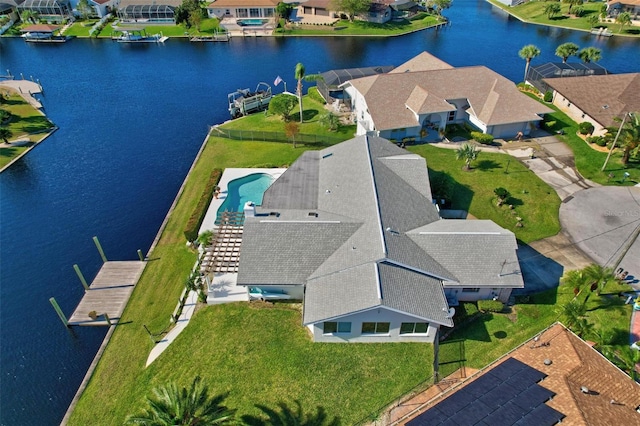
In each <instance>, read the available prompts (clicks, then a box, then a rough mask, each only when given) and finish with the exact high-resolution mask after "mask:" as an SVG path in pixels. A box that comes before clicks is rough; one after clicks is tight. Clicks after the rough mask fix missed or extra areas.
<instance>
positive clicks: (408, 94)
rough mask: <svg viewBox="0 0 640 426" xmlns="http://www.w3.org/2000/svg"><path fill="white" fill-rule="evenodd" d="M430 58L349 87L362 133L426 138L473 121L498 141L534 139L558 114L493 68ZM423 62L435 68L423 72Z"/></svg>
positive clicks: (414, 59) (357, 82)
mask: <svg viewBox="0 0 640 426" xmlns="http://www.w3.org/2000/svg"><path fill="white" fill-rule="evenodd" d="M426 55H428V54H427V53H426V52H425V53H423V54H421V55H419V56H420V57H416V58H413V59H412V60H410V61H409V62H408V63H407V64H403V65H400V66H399V67H397V68H396V69H395V70H394V72H391V73H388V74H381V75H375V76H370V77H364V78H359V79H354V80H351V81H348V82H346V83H344V84H343V87H344V91H345V93H346V95H347V96H348V97H349V98H350V102H351V107H352V110H353V111H354V112H355V115H356V120H357V134H358V135H362V134H374V135H377V136H381V137H384V138H387V139H393V140H401V139H403V138H407V137H412V138H416V139H418V140H420V139H421V138H423V137H424V136H425V134H427V132H428V129H437V130H439V131H443V130H444V129H445V127H446V126H447V125H448V124H454V123H458V124H464V123H467V124H470V125H471V126H473V127H475V128H477V129H479V130H480V131H482V132H483V133H489V134H491V135H493V136H494V137H496V138H512V137H514V136H515V135H516V134H518V132H522V133H523V134H524V135H529V134H530V132H531V130H532V128H534V127H535V126H536V125H537V124H538V123H539V122H540V121H542V119H543V115H544V114H546V113H550V112H553V110H551V109H550V108H547V107H546V106H544V105H542V104H540V103H539V102H536V101H535V100H533V99H531V98H529V97H528V96H526V95H524V94H522V93H520V91H519V90H518V88H517V87H516V86H515V84H514V83H513V82H511V81H510V80H508V79H506V78H505V77H503V76H501V75H500V74H498V73H496V72H495V71H492V70H490V69H489V68H487V67H484V66H475V67H463V68H452V67H448V66H447V64H446V63H443V62H442V61H440V60H438V59H435V58H434V59H433V60H431V61H430V60H427V59H426V58H425V56H426ZM420 64H423V65H425V66H427V67H428V66H433V67H435V68H433V69H427V70H421V69H420ZM403 69H404V70H407V71H406V72H402V70H403ZM409 69H415V71H409Z"/></svg>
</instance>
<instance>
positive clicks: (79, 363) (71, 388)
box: [0, 0, 640, 426]
mask: <svg viewBox="0 0 640 426" xmlns="http://www.w3.org/2000/svg"><path fill="white" fill-rule="evenodd" d="M445 14H446V15H447V16H449V17H450V18H451V20H452V21H453V25H452V26H451V27H449V28H447V29H444V30H441V31H434V30H428V31H423V32H419V33H415V34H412V35H409V36H404V37H393V38H389V39H372V38H363V37H353V38H339V39H336V38H334V39H331V38H319V37H318V38H291V39H289V38H247V39H240V38H235V39H233V40H231V42H229V43H201V44H195V43H189V42H187V41H179V40H169V41H168V42H167V43H165V44H164V45H163V44H160V45H156V44H153V45H123V44H121V43H112V42H111V41H101V40H72V41H70V42H68V43H64V44H61V45H55V46H54V45H51V46H47V45H34V44H27V43H24V41H23V40H21V39H0V74H4V73H5V70H6V69H10V70H11V72H12V73H13V74H15V75H18V76H19V75H20V73H23V74H24V76H25V77H26V78H30V76H33V77H34V78H37V79H39V80H40V82H41V83H42V85H43V86H44V89H45V93H44V96H43V97H42V102H43V104H44V106H45V112H46V113H47V115H48V116H49V118H50V119H51V120H52V121H53V122H55V123H56V124H57V125H58V126H59V127H60V130H58V131H57V132H56V133H55V134H54V135H53V136H51V137H50V138H49V139H47V140H46V141H45V142H44V143H42V144H41V145H39V146H38V147H37V148H36V149H34V150H33V151H32V152H30V153H29V155H27V156H26V157H24V158H23V159H22V160H20V161H19V162H18V163H16V164H15V165H14V166H12V167H11V168H10V169H9V170H7V171H5V172H3V173H2V174H0V386H1V389H0V424H3V425H11V426H14V425H54V424H58V423H59V422H60V420H61V419H62V417H63V415H64V412H65V411H66V409H67V406H68V404H69V402H70V401H71V399H72V398H73V395H74V394H75V392H76V390H77V388H78V386H79V384H80V382H81V381H82V378H83V376H84V374H85V372H86V370H87V368H88V366H89V364H90V363H91V360H92V358H93V356H94V355H95V353H96V351H97V349H98V347H99V345H100V342H101V341H102V338H103V337H104V335H105V330H104V329H95V328H76V329H73V330H71V331H69V330H67V329H65V328H64V327H63V326H62V324H61V323H60V321H59V319H58V318H57V316H56V314H55V312H54V311H53V309H52V308H51V306H50V305H49V302H48V298H49V297H51V296H55V297H56V299H57V300H58V302H59V303H60V305H61V307H62V309H63V310H64V311H65V312H66V313H67V314H70V313H71V312H72V311H73V309H74V308H75V307H76V305H77V303H78V301H79V300H80V298H81V296H82V292H83V290H82V286H81V284H80V282H79V281H78V278H77V277H76V275H75V273H74V271H73V268H72V265H73V264H74V263H77V264H78V265H79V266H80V268H81V269H82V271H83V272H84V274H85V276H86V278H87V279H88V280H90V279H92V278H93V277H94V275H95V274H96V273H97V271H98V269H99V267H100V257H99V255H98V253H97V250H96V249H95V247H94V245H93V242H92V241H91V237H92V236H94V235H97V236H99V238H100V241H101V243H102V245H103V247H104V249H105V251H106V254H107V257H109V258H111V259H136V250H137V249H141V250H142V251H143V252H146V251H147V250H148V248H149V247H150V245H151V243H152V241H153V238H154V237H155V235H156V233H157V230H158V228H159V226H160V224H161V222H162V220H163V218H164V216H165V215H166V213H167V210H168V209H169V206H170V205H171V203H172V201H173V199H174V197H175V194H176V192H177V190H178V188H179V186H180V184H181V182H182V180H183V179H184V177H185V175H186V173H187V171H188V169H189V167H190V165H191V162H192V161H193V158H194V156H195V154H196V153H197V151H198V149H199V147H200V145H201V143H202V140H203V139H204V136H205V134H206V132H207V129H208V126H210V125H213V124H216V123H221V122H223V121H224V120H227V119H228V118H229V117H228V112H227V93H229V92H232V91H234V90H236V89H238V88H239V87H252V86H253V85H255V84H257V82H259V81H267V82H272V81H273V80H274V79H275V77H276V76H278V75H280V76H281V77H282V78H283V79H284V80H285V81H286V82H287V88H288V90H293V89H294V87H295V79H294V77H293V74H294V69H295V65H296V63H297V62H302V63H303V64H304V65H305V66H306V69H307V73H316V72H322V71H326V70H328V69H332V68H353V67H358V66H373V65H397V64H400V63H401V62H404V61H406V60H407V59H409V58H411V57H413V56H414V55H416V54H417V53H419V52H421V51H423V50H427V51H429V52H431V53H433V54H435V55H436V56H438V57H440V58H441V59H443V60H445V61H447V62H449V63H450V64H452V65H454V66H465V65H478V64H482V65H487V66H489V67H490V68H492V69H494V70H495V71H497V72H499V73H500V74H502V75H504V76H506V77H507V78H509V79H511V80H513V81H520V80H521V79H522V74H523V72H524V65H525V64H524V61H523V60H522V59H520V58H519V57H518V53H517V52H518V50H519V49H520V48H521V47H522V46H524V45H525V44H530V43H532V44H535V45H537V46H538V47H539V48H540V49H541V51H542V54H541V56H540V57H538V58H536V59H534V60H533V65H536V64H541V63H544V62H547V61H557V60H559V59H558V58H557V57H555V56H554V54H553V52H554V51H555V48H556V47H557V46H558V45H559V44H561V43H564V42H567V41H572V42H574V43H576V44H578V45H579V46H581V47H586V46H591V45H593V46H597V47H599V48H601V49H602V50H603V53H602V57H603V59H602V61H600V64H601V65H603V66H604V67H606V68H608V69H609V70H610V71H612V72H616V73H621V72H638V71H640V41H639V40H629V39H624V38H618V37H611V38H595V37H594V36H591V35H590V34H586V33H580V32H572V31H569V30H562V29H548V28H544V27H539V26H535V25H526V24H522V23H521V22H519V21H517V20H515V19H513V18H510V17H508V16H507V15H506V14H505V13H504V12H502V11H499V10H497V9H494V8H493V7H491V6H490V5H489V4H487V3H485V2H483V1H480V0H456V1H455V2H454V4H453V6H452V8H451V9H449V10H447V11H446V12H445ZM305 86H307V87H308V83H306V84H305ZM283 89H284V87H283V85H282V84H281V85H280V86H278V87H277V88H275V92H280V91H281V90H283ZM129 326H133V327H141V326H142V324H131V325H129Z"/></svg>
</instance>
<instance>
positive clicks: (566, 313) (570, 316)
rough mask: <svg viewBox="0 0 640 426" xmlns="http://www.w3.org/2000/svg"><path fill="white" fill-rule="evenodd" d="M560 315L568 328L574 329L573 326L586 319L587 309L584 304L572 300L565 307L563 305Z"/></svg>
mask: <svg viewBox="0 0 640 426" xmlns="http://www.w3.org/2000/svg"><path fill="white" fill-rule="evenodd" d="M558 313H559V314H560V316H562V317H563V318H564V322H565V324H566V325H567V327H569V328H571V329H573V326H575V325H576V324H577V323H578V322H580V320H581V319H584V316H585V314H586V313H587V308H586V307H585V305H584V304H583V303H580V302H578V301H577V300H575V299H572V300H571V301H569V302H567V303H565V304H564V305H561V306H560V309H559V312H558Z"/></svg>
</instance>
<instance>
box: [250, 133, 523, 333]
mask: <svg viewBox="0 0 640 426" xmlns="http://www.w3.org/2000/svg"><path fill="white" fill-rule="evenodd" d="M245 213H247V216H246V217H245V222H244V231H243V240H242V248H241V252H240V265H239V269H238V279H237V284H238V285H241V286H247V287H258V288H260V289H262V290H264V291H267V292H284V293H286V294H288V295H289V296H290V297H292V298H298V299H302V300H303V318H302V322H303V324H304V325H305V326H306V327H308V328H309V330H310V331H311V333H312V335H313V338H314V340H315V341H322V342H387V341H421V342H432V341H433V339H434V338H435V335H436V331H437V330H438V329H439V327H440V326H447V327H451V326H452V325H453V322H452V319H451V316H452V311H450V305H456V304H457V302H458V301H464V300H469V301H472V300H478V299H490V298H495V299H500V300H502V301H505V302H506V301H507V299H508V298H509V296H510V294H511V290H512V289H513V288H522V287H523V286H524V284H523V281H522V275H521V273H520V267H519V264H518V260H517V256H516V250H517V245H516V240H515V236H514V235H513V233H511V232H510V231H507V230H505V229H503V228H501V227H499V226H498V225H496V224H495V223H493V222H491V221H486V220H476V221H464V220H463V221H459V220H444V219H442V220H441V219H440V216H439V213H438V209H437V208H436V206H435V204H434V203H433V200H432V196H431V189H430V185H429V175H428V171H427V166H426V162H425V160H424V158H422V157H420V156H419V155H417V154H412V153H409V152H407V151H406V150H404V149H401V148H399V147H397V146H396V145H394V144H392V143H391V142H389V141H388V140H385V139H383V138H379V137H374V136H366V135H364V136H359V137H356V138H354V139H351V140H349V141H346V142H343V143H340V144H338V145H334V146H332V147H329V148H326V149H324V150H321V151H307V152H305V153H304V154H302V156H301V157H300V158H299V159H298V160H297V161H296V162H295V163H293V164H292V165H291V167H290V168H289V169H287V171H285V173H283V174H282V176H280V177H279V178H278V179H277V180H276V181H275V182H274V183H273V184H272V185H271V186H270V187H269V189H267V191H266V192H265V194H264V197H263V200H262V205H261V206H259V207H255V208H254V209H253V210H252V209H249V210H245Z"/></svg>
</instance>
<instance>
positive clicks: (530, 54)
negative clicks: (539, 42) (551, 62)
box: [518, 44, 540, 81]
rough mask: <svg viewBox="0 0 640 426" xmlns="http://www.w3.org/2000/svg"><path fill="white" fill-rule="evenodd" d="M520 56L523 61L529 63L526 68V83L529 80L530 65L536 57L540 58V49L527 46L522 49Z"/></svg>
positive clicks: (530, 45) (531, 45)
mask: <svg viewBox="0 0 640 426" xmlns="http://www.w3.org/2000/svg"><path fill="white" fill-rule="evenodd" d="M518 55H519V56H520V57H521V58H522V59H524V60H525V61H527V64H526V65H525V67H524V81H526V80H527V72H528V71H529V64H530V63H531V60H532V59H533V58H535V57H536V56H540V49H538V48H537V47H536V46H534V45H533V44H527V45H526V46H525V47H523V48H522V49H520V51H519V52H518Z"/></svg>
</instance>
